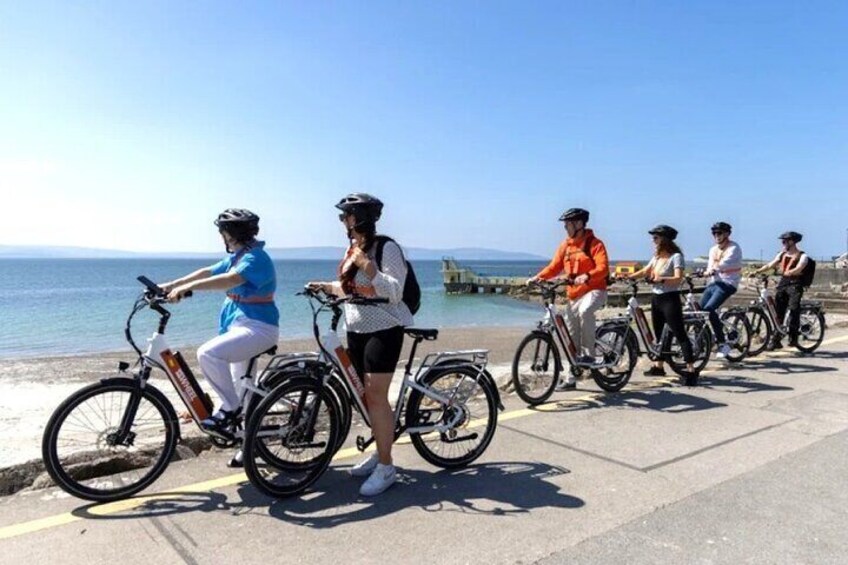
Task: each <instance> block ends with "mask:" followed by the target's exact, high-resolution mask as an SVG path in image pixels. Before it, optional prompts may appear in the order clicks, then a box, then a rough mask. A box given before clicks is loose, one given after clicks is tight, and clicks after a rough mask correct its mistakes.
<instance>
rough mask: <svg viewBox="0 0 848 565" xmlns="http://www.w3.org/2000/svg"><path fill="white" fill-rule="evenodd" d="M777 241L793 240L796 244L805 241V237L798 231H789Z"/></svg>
mask: <svg viewBox="0 0 848 565" xmlns="http://www.w3.org/2000/svg"><path fill="white" fill-rule="evenodd" d="M777 239H791V240H792V241H794V242H795V243H798V242H799V241H801V240H802V239H804V236H803V235H801V234H800V233H798V232H796V231H787V232H783V233H782V234H780V237H779V238H777Z"/></svg>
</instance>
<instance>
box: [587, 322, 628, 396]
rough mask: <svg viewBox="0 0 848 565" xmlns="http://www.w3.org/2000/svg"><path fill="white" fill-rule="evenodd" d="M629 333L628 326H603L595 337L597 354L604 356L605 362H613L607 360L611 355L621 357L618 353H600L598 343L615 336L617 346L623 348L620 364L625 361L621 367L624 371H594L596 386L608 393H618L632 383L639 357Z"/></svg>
mask: <svg viewBox="0 0 848 565" xmlns="http://www.w3.org/2000/svg"><path fill="white" fill-rule="evenodd" d="M629 333H630V328H628V327H627V326H622V325H602V326H601V327H599V328H598V331H597V333H596V335H595V344H596V345H595V351H596V354H598V353H600V354H602V355H603V356H604V361H612V360H613V359H607V357H608V356H610V355H619V353H618V352H617V351H609V352H601V351H598V346H597V343H598V342H599V341H601V340H602V339H604V337H605V336H607V335H611V336H612V335H614V336H615V343H616V346H617V344H618V343H620V344H621V347H622V350H621V353H620V355H621V358H620V362H621V361H623V362H624V363H625V365H624V366H622V367H621V369H622V370H620V371H614V369H613V368H609V369H592V378H593V379H594V380H595V384H597V385H598V386H599V387H600V388H601V389H603V390H605V391H606V392H618V391H620V390H621V389H622V388H624V386H625V385H626V384H627V383H628V382H629V381H630V376H631V375H632V374H633V369H634V368H635V367H636V362H637V360H638V357H639V355H638V350H636V349H633V344H632V340H631V339H630V337H629V335H628V334H629Z"/></svg>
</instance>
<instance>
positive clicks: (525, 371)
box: [512, 331, 561, 406]
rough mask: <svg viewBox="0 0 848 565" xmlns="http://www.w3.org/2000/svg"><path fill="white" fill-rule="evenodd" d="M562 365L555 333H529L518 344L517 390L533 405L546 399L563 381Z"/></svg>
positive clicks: (514, 368) (515, 363) (514, 381)
mask: <svg viewBox="0 0 848 565" xmlns="http://www.w3.org/2000/svg"><path fill="white" fill-rule="evenodd" d="M560 367H561V364H560V360H559V350H558V349H557V347H556V344H555V343H554V340H553V337H552V336H551V334H549V333H547V332H542V331H536V332H533V333H531V334H529V335H528V336H526V337H525V338H524V339H523V340H522V341H521V343H520V344H519V345H518V349H517V350H516V351H515V358H514V359H513V360H512V385H513V387H514V388H515V392H516V393H517V394H518V396H519V398H521V400H523V401H524V402H526V403H527V404H530V405H531V406H535V405H536V404H541V403H543V402H545V401H546V400H547V399H548V398H550V397H551V395H552V394H553V392H554V388H555V387H556V385H557V382H558V381H559V372H560Z"/></svg>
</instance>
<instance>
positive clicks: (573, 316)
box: [563, 290, 607, 357]
mask: <svg viewBox="0 0 848 565" xmlns="http://www.w3.org/2000/svg"><path fill="white" fill-rule="evenodd" d="M606 301H607V291H605V290H591V291H589V292H588V293H586V294H584V295H583V296H581V297H580V298H578V299H577V300H569V301H568V303H567V304H566V305H565V306H564V307H563V314H564V316H565V322H566V325H568V331H569V332H571V337H572V338H573V339H574V344H575V345H576V346H577V351H579V352H580V353H579V354H580V355H588V356H590V357H593V356H594V355H595V328H596V325H595V312H597V311H598V310H600V309H601V308H602V307H603V306H604V304H605V303H606Z"/></svg>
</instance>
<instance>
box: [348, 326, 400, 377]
mask: <svg viewBox="0 0 848 565" xmlns="http://www.w3.org/2000/svg"><path fill="white" fill-rule="evenodd" d="M402 347H403V326H395V327H393V328H389V329H387V330H381V331H378V332H372V333H367V334H360V333H354V332H347V350H348V353H350V360H351V362H352V363H353V366H354V368H355V369H356V372H357V373H359V374H360V375H364V374H365V373H394V372H395V367H396V366H397V364H398V359H400V350H401V348H402Z"/></svg>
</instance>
